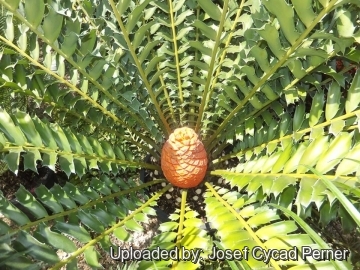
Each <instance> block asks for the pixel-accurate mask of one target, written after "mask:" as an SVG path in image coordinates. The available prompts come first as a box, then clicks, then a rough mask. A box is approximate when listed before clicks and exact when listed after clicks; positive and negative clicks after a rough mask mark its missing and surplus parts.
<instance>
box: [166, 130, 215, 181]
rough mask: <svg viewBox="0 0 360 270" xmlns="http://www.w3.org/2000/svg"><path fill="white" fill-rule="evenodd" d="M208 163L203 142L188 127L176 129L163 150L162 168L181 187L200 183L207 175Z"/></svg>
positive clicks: (169, 179)
mask: <svg viewBox="0 0 360 270" xmlns="http://www.w3.org/2000/svg"><path fill="white" fill-rule="evenodd" d="M207 163H208V159H207V154H206V151H205V147H204V145H203V143H202V142H201V141H200V140H199V138H198V135H197V134H196V133H195V131H194V130H193V129H191V128H188V127H182V128H177V129H175V130H174V132H173V133H171V134H170V136H169V139H168V140H167V141H166V142H165V144H164V146H163V148H162V151H161V168H162V171H163V173H164V175H165V177H166V179H167V180H168V181H169V182H170V183H171V184H173V185H174V186H177V187H180V188H193V187H196V186H197V185H199V184H200V183H201V181H202V180H203V179H204V177H205V174H206V170H207Z"/></svg>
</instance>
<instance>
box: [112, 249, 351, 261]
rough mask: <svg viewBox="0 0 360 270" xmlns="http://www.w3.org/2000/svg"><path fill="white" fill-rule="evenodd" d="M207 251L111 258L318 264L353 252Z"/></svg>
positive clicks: (127, 252)
mask: <svg viewBox="0 0 360 270" xmlns="http://www.w3.org/2000/svg"><path fill="white" fill-rule="evenodd" d="M203 253H204V251H203V250H202V249H186V248H185V247H181V248H178V247H175V248H173V249H170V250H167V249H161V248H160V247H157V248H154V249H142V250H140V249H135V248H133V247H130V248H129V249H124V248H121V247H117V248H113V247H111V248H110V257H111V258H112V259H114V260H120V261H121V262H125V261H153V260H156V261H161V260H173V261H191V262H193V263H197V262H200V261H202V260H205V259H209V260H236V261H241V260H248V259H249V257H250V256H251V257H253V258H254V259H255V260H258V261H263V262H264V263H269V262H270V260H275V261H279V260H283V261H298V260H299V259H302V260H304V261H306V260H308V259H311V258H312V259H314V260H317V261H329V260H338V261H343V260H347V258H348V256H349V255H350V251H349V250H347V249H314V248H312V247H310V246H303V247H300V248H298V247H293V248H291V249H263V248H262V247H260V246H255V247H253V248H252V249H250V248H249V247H247V246H245V247H244V248H243V249H234V250H231V249H225V250H222V249H217V248H216V247H213V248H212V252H211V253H210V254H209V255H207V256H206V257H204V256H202V255H204V254H203Z"/></svg>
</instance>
